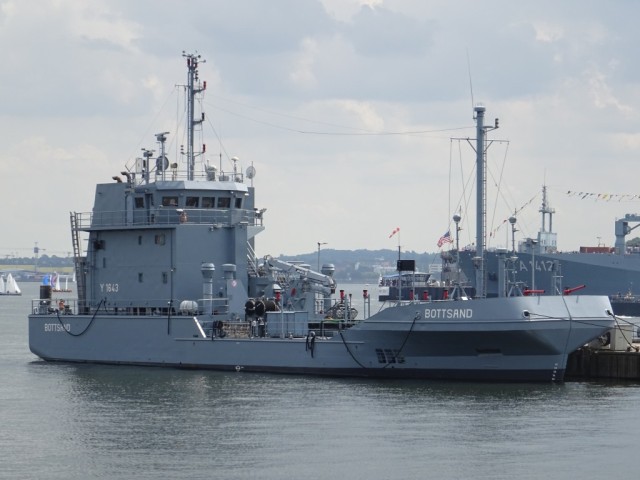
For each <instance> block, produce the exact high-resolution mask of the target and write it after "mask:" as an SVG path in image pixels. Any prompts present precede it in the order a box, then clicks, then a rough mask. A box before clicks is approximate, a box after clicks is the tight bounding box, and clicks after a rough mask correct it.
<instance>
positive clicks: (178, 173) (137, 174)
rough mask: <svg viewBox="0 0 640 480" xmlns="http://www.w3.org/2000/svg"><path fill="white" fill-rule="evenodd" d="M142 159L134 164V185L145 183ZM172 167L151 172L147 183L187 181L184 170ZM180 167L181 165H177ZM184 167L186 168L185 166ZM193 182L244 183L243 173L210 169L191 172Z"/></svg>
mask: <svg viewBox="0 0 640 480" xmlns="http://www.w3.org/2000/svg"><path fill="white" fill-rule="evenodd" d="M143 162H144V161H143V159H141V158H140V159H137V161H136V164H135V166H134V169H133V172H132V173H133V178H134V181H133V183H134V184H135V185H144V184H145V183H147V180H146V178H145V169H144V163H143ZM173 165H178V164H172V167H171V168H169V169H167V170H165V171H152V172H151V173H150V175H149V182H157V181H167V182H175V181H177V180H188V179H189V172H188V171H187V169H186V168H177V167H176V168H173ZM178 166H181V165H178ZM185 167H186V166H185ZM193 180H195V181H200V182H202V181H205V182H235V183H244V181H245V174H244V173H243V172H237V171H236V172H233V171H229V172H226V171H218V170H217V169H215V170H214V169H210V170H209V171H203V172H198V171H194V172H193Z"/></svg>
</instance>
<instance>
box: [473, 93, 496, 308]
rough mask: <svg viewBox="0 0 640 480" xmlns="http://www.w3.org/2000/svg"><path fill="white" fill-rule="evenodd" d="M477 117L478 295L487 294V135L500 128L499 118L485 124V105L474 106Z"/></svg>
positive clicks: (475, 259) (476, 261)
mask: <svg viewBox="0 0 640 480" xmlns="http://www.w3.org/2000/svg"><path fill="white" fill-rule="evenodd" d="M474 112H475V117H476V148H475V150H476V175H477V176H476V195H477V196H476V209H477V213H476V257H475V258H474V261H475V263H476V267H477V269H476V297H485V296H486V287H485V281H484V277H485V271H484V249H485V239H486V230H487V224H486V222H487V195H486V189H487V174H486V153H487V145H486V135H487V132H488V131H490V130H495V129H496V128H498V119H497V118H496V120H495V125H494V126H493V127H485V126H484V112H485V107H484V106H482V105H478V106H476V107H475V108H474Z"/></svg>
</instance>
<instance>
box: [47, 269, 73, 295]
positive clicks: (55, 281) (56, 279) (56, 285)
mask: <svg viewBox="0 0 640 480" xmlns="http://www.w3.org/2000/svg"><path fill="white" fill-rule="evenodd" d="M51 284H52V291H54V292H63V293H69V292H71V289H70V288H69V276H68V275H65V279H64V288H62V286H61V285H60V274H59V273H58V272H54V273H53V277H52V278H51Z"/></svg>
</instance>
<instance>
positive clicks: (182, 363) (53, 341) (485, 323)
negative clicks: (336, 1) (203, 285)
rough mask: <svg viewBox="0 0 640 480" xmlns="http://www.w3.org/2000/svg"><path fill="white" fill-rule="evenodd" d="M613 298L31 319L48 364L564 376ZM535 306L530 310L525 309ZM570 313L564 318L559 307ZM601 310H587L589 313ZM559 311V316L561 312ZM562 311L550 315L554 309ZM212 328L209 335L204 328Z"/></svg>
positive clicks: (602, 327) (35, 347) (37, 349)
mask: <svg viewBox="0 0 640 480" xmlns="http://www.w3.org/2000/svg"><path fill="white" fill-rule="evenodd" d="M608 308H610V306H609V304H608V301H607V300H606V297H574V298H572V299H571V300H570V301H568V302H566V301H565V299H564V298H563V297H554V298H551V297H550V298H548V299H544V298H542V297H539V298H524V297H520V298H511V299H486V300H475V301H469V302H419V303H412V304H408V305H405V306H401V307H394V308H392V309H386V310H383V311H382V312H380V313H378V314H376V315H374V316H372V317H370V318H369V319H367V320H364V321H361V322H359V323H357V324H356V325H354V326H352V327H351V328H349V329H345V330H339V331H335V332H334V333H333V335H332V336H326V337H320V335H318V336H316V337H315V339H314V340H313V341H310V340H309V338H308V337H294V338H284V337H280V338H273V337H266V338H249V337H248V336H238V335H236V336H235V337H233V338H232V336H231V335H227V336H225V337H224V338H220V337H215V338H211V337H210V336H209V335H208V333H207V332H206V331H205V330H204V329H201V328H202V327H201V326H202V325H206V324H207V322H206V320H203V319H202V318H201V319H199V323H196V321H195V320H194V319H193V318H192V317H189V316H175V317H172V318H170V319H169V318H167V317H159V316H130V315H115V316H114V315H96V316H95V317H93V316H86V315H59V314H58V312H56V313H51V314H46V315H42V314H32V315H30V316H29V345H30V349H31V351H32V352H33V353H34V354H36V355H38V356H39V357H41V358H42V359H44V360H48V361H65V362H89V363H103V364H129V365H152V366H165V367H182V368H202V369H215V370H235V371H246V372H272V373H290V374H315V375H332V376H355V377H376V378H417V379H450V380H481V381H519V382H529V381H545V382H546V381H549V382H551V381H562V380H563V377H564V370H565V367H566V362H567V356H568V354H569V353H571V351H573V350H575V349H576V348H578V347H579V346H581V345H583V344H585V343H587V342H589V341H590V340H592V339H594V338H597V337H598V336H599V335H601V334H603V333H604V332H605V331H606V330H607V329H609V328H611V327H612V326H613V325H612V320H611V319H610V318H608V317H607V316H606V314H605V311H606V310H607V309H608ZM525 311H526V312H528V316H525V315H524V314H523V312H525ZM558 311H562V312H564V313H563V315H562V316H557V312H558ZM593 311H598V312H601V315H602V316H601V317H597V318H593V317H587V316H586V312H593ZM554 312H555V313H554ZM550 313H553V314H554V315H556V316H555V317H553V318H550V316H549V315H548V314H550ZM203 333H204V335H203Z"/></svg>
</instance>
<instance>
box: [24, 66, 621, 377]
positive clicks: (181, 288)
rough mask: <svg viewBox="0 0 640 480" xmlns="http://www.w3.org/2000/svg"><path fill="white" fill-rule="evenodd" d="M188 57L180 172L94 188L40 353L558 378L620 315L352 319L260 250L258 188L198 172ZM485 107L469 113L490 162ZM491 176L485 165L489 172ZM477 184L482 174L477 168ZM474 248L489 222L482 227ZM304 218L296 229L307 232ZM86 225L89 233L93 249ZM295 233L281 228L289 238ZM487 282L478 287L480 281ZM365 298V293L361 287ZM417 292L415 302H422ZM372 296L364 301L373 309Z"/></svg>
mask: <svg viewBox="0 0 640 480" xmlns="http://www.w3.org/2000/svg"><path fill="white" fill-rule="evenodd" d="M183 55H184V57H185V58H186V61H187V70H188V85H187V86H186V87H185V88H186V89H187V95H186V98H187V100H188V102H187V103H188V104H187V109H188V114H187V120H188V122H187V123H188V125H187V129H188V132H189V135H188V145H187V152H186V162H184V163H186V168H181V167H180V166H179V165H178V163H172V162H169V161H168V160H167V159H166V156H165V154H164V142H165V140H166V136H167V135H168V134H167V133H162V134H158V135H157V136H156V137H157V140H158V142H159V149H160V156H159V157H158V158H157V159H156V160H155V162H153V161H152V158H151V153H150V152H148V153H147V154H145V156H144V158H143V159H140V160H139V161H136V165H135V167H133V168H132V169H130V170H127V171H124V172H122V174H121V175H122V177H114V179H113V180H114V181H113V182H110V183H104V184H98V185H97V187H96V193H95V202H94V206H93V211H92V212H90V213H78V212H72V213H71V214H70V219H71V233H72V243H73V252H74V258H75V268H76V278H77V294H78V298H77V301H76V300H74V299H69V300H64V299H61V300H60V301H59V302H58V299H56V300H55V301H52V299H51V293H50V287H47V286H41V291H40V298H39V299H37V300H34V302H33V311H32V312H31V313H30V314H29V347H30V349H31V351H32V352H33V353H34V354H35V355H37V356H39V357H40V358H42V359H44V360H47V361H65V362H91V363H101V364H127V365H149V366H167V367H182V368H208V369H217V370H229V371H245V372H275V373H291V374H317V375H339V376H361V377H387V378H388V377H390V378H442V379H465V380H492V381H494V380H499V381H562V380H563V377H564V371H565V367H566V362H567V356H568V355H569V354H570V353H571V352H572V351H574V350H575V349H577V348H579V347H581V346H582V345H584V344H586V343H587V342H589V341H591V340H593V339H596V338H598V337H599V336H601V335H603V334H604V333H605V332H607V331H608V330H609V329H611V328H612V327H613V325H614V319H613V317H612V315H611V312H610V309H611V305H610V303H609V300H608V298H607V297H606V296H579V295H575V296H562V295H556V296H519V297H500V298H476V299H468V298H467V297H466V296H465V295H464V292H463V291H461V290H460V289H458V288H457V287H458V286H452V290H451V293H450V295H448V299H447V300H446V301H445V300H443V301H433V300H413V301H399V302H397V303H394V304H392V305H390V306H388V308H383V309H381V310H380V311H378V312H376V313H374V314H371V312H370V311H369V312H368V313H367V311H366V308H365V315H364V318H362V319H360V318H357V315H356V312H355V311H354V310H353V309H352V308H351V305H350V304H349V303H348V300H347V299H346V298H344V297H343V296H340V297H339V298H334V297H335V292H336V282H335V281H334V279H333V276H332V274H333V270H334V268H333V266H332V265H324V266H323V267H322V268H321V271H320V272H315V271H312V270H311V269H310V268H307V267H306V266H301V265H297V264H295V263H290V262H284V261H280V260H278V259H276V258H273V257H271V256H263V257H259V256H258V255H257V254H256V250H255V237H256V235H257V234H258V233H260V232H261V231H262V230H263V229H264V224H263V221H264V218H263V217H264V215H263V214H264V211H265V209H262V208H258V205H257V203H256V196H255V189H254V186H253V181H254V176H255V173H256V172H255V169H254V168H253V167H249V168H248V169H247V170H246V173H242V171H241V170H239V169H238V168H237V161H234V162H233V168H232V169H231V171H228V172H227V171H222V169H220V170H219V171H217V170H216V169H214V168H213V167H211V166H208V165H207V164H206V162H204V161H202V172H197V171H196V170H197V169H196V168H195V165H196V162H195V159H196V157H200V158H203V157H202V152H195V151H194V146H193V145H194V128H195V127H196V126H197V125H198V124H199V122H200V121H201V120H200V118H201V117H200V116H196V115H195V112H194V105H195V100H196V97H197V96H198V95H199V94H200V93H201V92H202V90H203V89H204V86H206V84H204V86H203V85H201V84H200V82H199V80H198V75H197V72H198V63H199V61H201V60H200V56H199V55H194V54H183ZM484 111H485V109H484V107H481V106H479V107H476V108H475V116H476V121H477V129H476V131H477V139H476V142H477V151H478V152H479V153H478V155H477V157H478V165H480V166H481V168H480V170H479V171H481V172H484V169H483V165H484V153H485V148H486V143H485V136H486V132H487V131H489V130H490V129H492V128H489V127H485V126H484ZM482 175H484V173H482ZM480 178H481V179H480V180H479V182H480V183H482V182H484V180H483V178H484V177H480ZM478 225H479V226H478V239H480V241H479V242H478V245H482V244H483V243H482V242H483V241H484V224H483V222H482V221H479V222H478ZM301 227H302V226H301ZM81 234H83V235H87V234H88V243H87V248H86V251H83V250H82V249H81V238H80V236H81ZM294 234H295V230H288V231H287V232H283V241H286V237H287V236H288V235H294ZM479 291H480V292H482V289H479ZM365 296H366V293H365ZM416 298H417V297H416ZM365 305H366V304H365Z"/></svg>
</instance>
